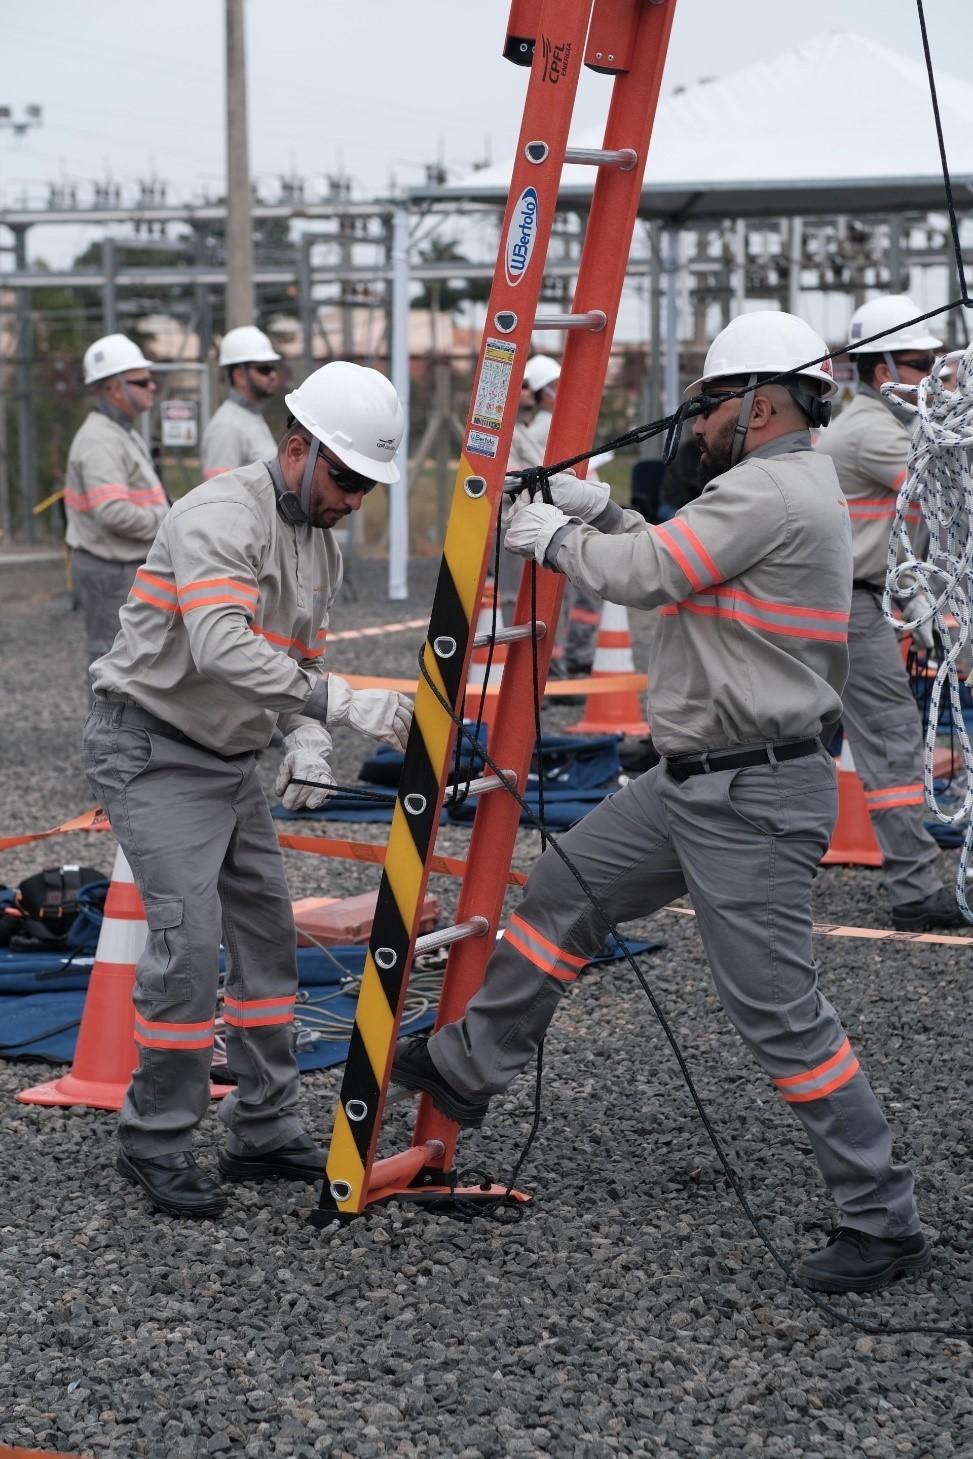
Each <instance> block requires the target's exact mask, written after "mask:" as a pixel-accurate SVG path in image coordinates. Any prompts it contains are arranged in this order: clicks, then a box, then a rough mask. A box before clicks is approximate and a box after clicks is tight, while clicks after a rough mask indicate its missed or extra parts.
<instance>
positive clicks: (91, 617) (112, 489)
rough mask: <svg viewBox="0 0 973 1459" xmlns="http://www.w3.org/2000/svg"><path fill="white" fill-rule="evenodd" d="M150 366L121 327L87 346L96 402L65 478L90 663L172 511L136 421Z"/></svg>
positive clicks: (149, 388)
mask: <svg viewBox="0 0 973 1459" xmlns="http://www.w3.org/2000/svg"><path fill="white" fill-rule="evenodd" d="M151 372H152V365H151V363H150V362H149V361H148V360H147V359H146V358H145V356H144V355H143V353H142V351H141V350H140V349H139V347H138V345H137V344H135V343H134V341H133V340H130V339H128V338H126V336H125V335H124V334H107V335H105V337H104V338H103V339H96V340H95V342H94V344H93V345H90V346H89V348H88V349H87V350H85V355H84V383H85V384H86V385H89V386H92V387H93V389H94V393H95V408H94V410H93V411H91V413H90V414H89V415H88V416H87V418H86V420H85V422H84V424H83V425H82V426H81V428H80V430H79V431H78V432H77V434H76V436H75V437H74V440H73V441H72V442H71V448H70V450H69V451H68V465H67V472H66V474H65V478H64V508H65V514H66V516H67V524H68V526H67V535H66V541H67V545H68V547H69V548H70V550H71V586H72V588H73V590H74V594H75V597H76V598H77V600H78V604H79V605H80V608H81V612H82V615H83V617H84V628H85V650H86V660H85V662H86V663H88V664H90V663H91V662H92V661H93V660H94V659H97V658H100V657H101V655H102V654H104V653H107V652H108V650H109V649H110V648H111V646H112V644H113V643H114V641H115V634H116V633H117V632H118V612H119V609H120V608H121V606H122V604H123V603H124V602H125V599H126V598H127V597H128V593H129V589H130V588H131V586H132V583H133V582H134V580H135V570H136V568H137V567H139V565H140V564H141V563H143V562H144V561H145V556H146V553H147V552H148V550H149V546H150V544H151V542H152V539H153V538H154V536H155V534H156V532H157V531H158V530H159V523H160V522H161V521H162V518H163V517H164V516H165V514H166V512H167V511H168V510H169V498H168V497H167V496H166V494H165V491H164V490H163V487H162V482H161V481H160V480H159V478H158V476H157V475H156V470H155V467H154V466H153V465H152V457H151V456H150V455H149V448H148V446H147V445H146V444H145V441H144V440H143V439H142V436H141V435H140V433H139V432H138V430H137V429H136V427H135V422H136V421H137V420H138V418H139V416H140V415H142V414H144V412H145V411H147V410H149V409H150V408H151V406H152V403H153V401H154V400H155V388H156V386H155V381H154V380H153V378H152V373H151Z"/></svg>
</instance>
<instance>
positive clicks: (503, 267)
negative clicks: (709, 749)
mask: <svg viewBox="0 0 973 1459" xmlns="http://www.w3.org/2000/svg"><path fill="white" fill-rule="evenodd" d="M593 3H594V0H544V4H543V8H542V11H541V17H540V32H539V33H540V34H541V35H542V36H543V38H544V41H545V44H544V45H538V46H537V47H536V49H535V55H534V59H533V64H532V67H531V74H530V79H529V81H528V85H527V94H526V98H525V104H524V113H523V120H522V124H521V129H520V137H519V142H518V147H517V154H516V160H515V163H514V169H513V177H512V181H511V189H510V195H509V197H508V200H507V206H506V209H505V211H504V218H503V225H502V229H501V234H500V249H499V252H498V257H497V264H496V268H495V271H494V280H493V286H492V288H491V292H490V301H489V304H488V312H487V323H486V328H485V329H484V334H483V339H482V341H481V345H480V353H479V360H478V364H477V370H476V373H475V375H474V387H473V393H472V398H471V404H470V412H469V415H468V418H467V426H466V432H465V450H464V452H463V454H462V455H461V457H460V463H459V470H458V472H457V476H456V482H455V486H454V489H453V498H452V505H451V510H450V515H449V520H448V522H447V527H446V538H445V541H444V545H443V559H442V563H441V566H440V572H439V579H438V582H437V586H436V592H435V596H434V600H433V605H432V612H431V616H430V623H429V631H428V634H427V638H426V641H425V643H424V645H423V650H422V656H423V664H424V665H425V668H426V670H427V672H428V673H429V675H430V678H431V679H432V680H433V682H434V683H435V684H436V686H437V688H438V690H439V692H440V693H441V694H442V695H443V697H444V698H445V699H446V700H447V702H448V703H449V704H450V705H451V706H452V708H453V711H454V713H455V712H457V711H458V707H459V705H460V704H461V703H462V698H463V693H464V687H465V683H466V678H467V674H468V670H469V663H470V657H471V654H472V647H473V637H474V629H475V621H476V613H477V606H478V603H479V599H480V594H481V592H482V586H483V579H484V577H485V574H486V568H487V548H488V543H489V540H490V537H491V534H492V529H493V524H494V522H495V519H496V513H497V506H498V502H499V497H500V494H501V492H502V489H503V482H504V472H505V470H506V463H507V456H508V454H509V449H510V440H511V437H512V435H513V428H514V423H515V419H516V414H517V408H518V402H519V395H520V385H521V379H522V376H523V368H524V363H525V360H526V355H527V352H528V350H529V347H530V337H531V330H532V326H533V320H534V316H535V314H536V312H537V304H538V300H539V298H540V291H541V285H542V282H543V275H544V262H545V259H546V256H547V250H548V245H549V241H550V235H551V227H552V221H553V217H554V211H555V204H556V198H557V188H558V184H559V181H560V175H561V168H562V165H563V158H564V152H565V150H566V147H567V139H568V131H569V129H570V123H571V115H572V111H573V106H574V97H575V92H576V90H577V83H578V76H579V72H580V68H581V59H582V56H583V54H584V45H585V39H586V35H587V30H588V23H589V20H590V16H591V9H592V4H593ZM554 53H557V54H558V56H559V57H560V64H559V65H558V66H557V67H552V66H551V65H550V58H551V55H552V54H554ZM569 62H572V63H571V64H569ZM539 137H544V138H545V139H547V141H548V151H547V153H546V154H545V155H544V156H542V157H539V159H538V158H535V159H532V158H531V156H530V149H529V147H528V144H529V143H530V142H531V141H533V140H535V139H537V138H539ZM535 150H536V149H535ZM531 194H532V196H531ZM525 230H526V231H525ZM504 315H507V316H510V317H511V318H512V320H513V322H512V323H510V322H509V320H508V319H504ZM498 318H499V319H500V321H501V323H503V324H504V325H505V327H504V328H502V329H501V328H500V327H499V326H498V323H497V321H498ZM482 452H486V453H487V454H479V453H482ZM472 479H479V480H480V481H481V482H482V483H485V487H484V489H483V490H482V491H479V490H478V491H477V493H476V494H475V495H474V494H473V493H472V492H471V491H470V490H469V489H468V483H469V482H470V481H471V480H472ZM450 645H451V648H450ZM455 733H456V730H455V725H454V724H453V721H452V719H451V717H450V715H449V713H448V712H447V711H446V710H445V709H444V708H443V707H442V705H441V704H440V703H439V702H438V700H437V698H436V695H435V694H434V693H433V691H432V690H431V689H430V687H429V685H428V684H427V683H426V682H425V681H424V680H423V679H420V682H419V685H418V690H417V693H416V701H415V713H414V717H413V723H412V729H411V732H410V735H409V741H408V744H407V747H406V752H405V761H404V765H403V771H402V777H401V782H400V786H399V793H398V796H397V798H396V803H395V808H394V810H393V815H392V825H391V828H390V832H389V840H388V847H387V852H386V859H385V868H384V872H383V876H382V881H381V885H380V887H379V894H378V901H377V904H376V909H375V917H374V921H373V928H372V936H371V939H370V941H369V948H368V953H367V955H366V960H365V969H364V972H363V975H362V981H361V987H360V992H359V997H358V1004H357V1007H356V1012H355V1023H354V1027H353V1030H352V1036H351V1040H350V1044H349V1052H348V1058H347V1061H346V1064H345V1071H344V1077H343V1079H342V1085H341V1091H340V1094H339V1097H338V1102H337V1106H336V1109H335V1117H334V1127H333V1131H332V1137H331V1144H330V1148H329V1152H328V1160H327V1165H326V1177H325V1181H324V1185H323V1188H322V1191H321V1198H320V1208H319V1211H318V1212H317V1213H316V1214H315V1215H314V1216H313V1217H312V1219H313V1220H314V1222H315V1224H317V1225H324V1224H326V1223H327V1222H328V1221H329V1220H331V1219H333V1218H334V1217H335V1216H345V1217H347V1216H351V1215H354V1214H356V1213H357V1212H359V1211H360V1210H362V1209H363V1207H364V1206H365V1205H366V1204H367V1194H368V1181H369V1176H370V1173H371V1167H372V1164H373V1162H374V1159H375V1152H376V1145H377V1140H378V1135H379V1131H380V1128H381V1121H382V1114H383V1111H384V1104H385V1093H386V1090H387V1087H388V1078H389V1070H390V1067H391V1062H392V1054H393V1050H394V1046H395V1040H396V1037H397V1034H398V1028H399V1023H400V1021H401V1014H402V1007H403V1004H404V1001H405V995H406V991H407V987H408V970H409V967H410V966H411V961H412V954H413V951H414V946H415V940H416V936H417V933H418V924H419V919H420V915H421V909H422V903H423V897H424V895H425V890H426V884H427V881H428V877H429V868H430V861H431V858H432V856H433V854H434V849H435V832H436V827H437V826H438V823H439V816H440V812H441V809H442V804H443V799H444V795H445V783H446V778H447V775H448V772H449V768H450V752H451V749H452V746H453V743H454V740H455ZM501 796H502V797H503V798H504V799H507V797H506V795H505V794H504V792H502V791H497V792H495V793H494V795H493V796H489V797H487V799H497V798H500V797H501Z"/></svg>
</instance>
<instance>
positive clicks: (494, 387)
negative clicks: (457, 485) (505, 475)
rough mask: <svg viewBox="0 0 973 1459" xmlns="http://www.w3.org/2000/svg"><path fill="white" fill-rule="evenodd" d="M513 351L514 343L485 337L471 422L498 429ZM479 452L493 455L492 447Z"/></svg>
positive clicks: (505, 396)
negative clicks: (487, 450) (481, 365)
mask: <svg viewBox="0 0 973 1459" xmlns="http://www.w3.org/2000/svg"><path fill="white" fill-rule="evenodd" d="M516 351H517V346H516V345H515V344H512V343H511V342H510V340H507V339H488V340H487V342H486V347H485V349H484V352H483V368H482V369H481V371H480V379H479V381H478V383H477V387H476V399H475V400H474V402H473V416H472V420H473V424H474V425H475V426H485V427H486V428H487V430H490V431H498V430H499V429H500V425H501V422H502V421H503V412H504V409H505V407H506V404H507V392H508V391H509V389H510V375H511V371H512V370H513V366H514V355H515V354H516ZM481 454H482V455H484V456H485V455H491V456H495V455H496V451H490V452H486V451H484V452H482V453H481Z"/></svg>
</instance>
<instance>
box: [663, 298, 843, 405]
mask: <svg viewBox="0 0 973 1459" xmlns="http://www.w3.org/2000/svg"><path fill="white" fill-rule="evenodd" d="M827 353H828V346H827V345H826V344H825V342H824V340H823V339H822V338H821V336H820V335H819V334H818V333H817V332H816V331H815V330H813V329H812V328H811V326H810V325H809V324H805V322H804V320H803V319H798V317H797V315H796V314H785V313H784V311H783V310H781V309H758V310H755V311H754V313H752V314H739V315H737V317H736V319H731V320H730V322H729V324H728V325H727V326H726V328H725V329H723V330H721V331H720V333H719V334H718V335H717V336H716V338H715V339H714V341H713V343H712V344H711V345H710V347H709V349H708V350H707V352H706V363H705V364H704V366H703V373H702V375H701V376H700V377H699V379H698V380H694V381H693V383H692V384H691V385H690V386H689V387H688V390H687V392H686V393H687V394H688V393H689V391H698V390H699V388H700V386H701V385H708V384H710V382H711V381H713V380H720V379H729V378H735V377H737V376H740V375H782V374H785V373H793V374H795V375H799V376H800V377H801V379H802V380H817V381H818V383H819V384H820V385H821V386H822V387H823V389H822V390H821V391H820V392H819V393H820V396H821V399H822V400H831V399H833V397H834V396H835V395H837V393H838V387H837V385H836V384H835V381H834V370H833V368H832V365H831V361H830V360H822V361H821V363H820V364H817V365H809V364H808V361H809V360H816V359H818V358H819V356H821V355H826V354H827ZM801 365H805V366H807V368H806V369H799V368H798V366H801Z"/></svg>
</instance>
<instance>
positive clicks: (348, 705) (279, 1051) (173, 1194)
mask: <svg viewBox="0 0 973 1459" xmlns="http://www.w3.org/2000/svg"><path fill="white" fill-rule="evenodd" d="M286 403H287V406H288V409H289V410H290V412H291V422H290V424H289V426H288V429H287V431H286V433H285V435H284V436H283V437H282V438H281V441H280V444H279V445H278V447H277V449H276V452H275V454H274V455H273V456H272V457H271V458H270V459H269V460H267V461H262V462H257V464H256V465H253V466H244V467H241V468H240V469H238V470H236V471H230V472H226V473H224V474H223V475H221V476H219V477H214V479H213V480H212V481H210V482H208V483H207V484H205V485H203V486H198V487H196V488H195V490H193V491H191V492H189V494H188V495H187V496H185V497H183V499H182V500H181V501H180V502H178V503H177V504H176V506H174V507H173V509H172V511H171V512H170V514H169V516H168V517H167V518H166V521H165V523H164V524H163V527H162V530H161V531H160V533H159V536H158V538H157V539H156V542H155V544H154V546H153V548H152V551H151V553H150V554H149V557H148V561H147V562H146V564H145V566H144V567H143V568H141V569H140V570H139V573H138V575H137V577H136V580H135V584H134V586H133V588H132V593H131V596H130V598H129V600H128V602H127V603H126V605H125V607H124V608H123V610H122V614H121V632H120V633H119V636H118V639H117V641H116V643H115V646H114V648H113V649H112V651H111V652H110V653H109V654H107V655H106V656H105V657H104V658H101V659H99V660H98V662H97V664H96V665H95V666H94V670H93V675H92V679H93V683H94V688H95V702H94V706H93V708H92V711H91V713H90V715H89V717H88V721H87V724H86V726H85V732H84V755H85V769H86V771H87V774H88V777H89V779H90V781H91V784H92V786H93V787H94V788H95V790H96V792H97V794H98V796H99V797H100V798H101V800H102V804H103V805H104V806H105V808H106V810H107V811H108V814H109V817H110V819H111V823H112V829H113V831H114V832H115V835H116V836H117V838H118V841H119V843H120V844H121V846H122V849H123V850H124V852H125V855H126V857H127V858H128V861H129V864H130V865H131V868H132V872H133V874H134V877H135V881H136V883H137V885H138V888H139V891H140V893H141V896H142V900H143V902H144V904H145V917H146V921H147V923H148V928H149V931H148V939H147V942H146V945H145V951H144V952H143V954H142V956H141V957H140V959H139V962H138V967H137V971H136V986H135V1010H136V1018H135V1040H136V1043H137V1044H138V1048H139V1066H138V1069H137V1070H136V1072H135V1074H134V1076H133V1079H132V1083H131V1086H130V1088H129V1090H128V1093H127V1095H126V1098H125V1102H124V1105H123V1107H122V1111H121V1115H120V1120H119V1138H120V1143H121V1153H120V1154H119V1157H118V1168H119V1170H120V1171H121V1173H122V1174H123V1175H124V1176H126V1178H127V1179H129V1180H131V1181H134V1182H138V1183H139V1184H140V1185H141V1186H142V1187H143V1188H144V1189H145V1190H146V1191H147V1192H148V1194H149V1196H150V1197H151V1199H152V1201H153V1203H154V1204H155V1205H157V1206H158V1207H160V1208H161V1209H162V1210H164V1211H169V1212H172V1213H173V1214H175V1215H215V1214H217V1213H218V1212H219V1211H221V1210H222V1209H223V1207H224V1205H225V1197H224V1194H223V1192H222V1190H221V1188H220V1187H219V1185H217V1184H216V1183H215V1181H213V1180H212V1179H211V1178H210V1176H209V1175H207V1174H206V1173H205V1172H204V1171H203V1170H201V1169H200V1168H199V1167H198V1166H197V1165H196V1163H195V1161H194V1159H193V1156H192V1153H191V1146H192V1140H193V1131H194V1130H195V1128H196V1126H197V1125H198V1124H199V1121H200V1120H201V1119H202V1117H203V1115H204V1114H205V1112H206V1109H207V1105H208V1102H209V1070H210V1062H211V1057H212V1051H213V1018H214V1012H215V1008H216V995H217V965H218V961H219V951H220V942H221V937H222V943H223V947H224V949H225V954H226V996H225V1002H224V1021H225V1024H226V1043H227V1061H228V1064H229V1068H230V1071H231V1072H232V1073H233V1074H234V1075H235V1077H236V1080H237V1084H236V1088H235V1089H234V1090H233V1091H232V1092H231V1093H230V1094H228V1095H227V1096H226V1098H225V1099H224V1100H223V1102H222V1104H221V1106H220V1116H221V1118H222V1120H223V1122H224V1124H225V1125H226V1128H227V1134H226V1142H225V1145H224V1147H223V1148H222V1149H221V1150H220V1152H219V1165H220V1169H221V1170H222V1172H223V1174H224V1175H225V1176H227V1177H228V1178H229V1179H230V1180H246V1179H252V1178H265V1177H270V1176H280V1177H285V1178H293V1179H298V1180H314V1179H315V1178H317V1177H318V1176H320V1174H321V1172H322V1170H323V1168H324V1158H325V1157H324V1152H323V1151H322V1150H320V1149H318V1148H316V1147H315V1145H314V1142H313V1141H312V1140H311V1138H310V1137H309V1136H308V1135H307V1134H305V1132H304V1128H303V1125H302V1123H301V1118H300V1115H299V1113H298V1071H297V1064H296V1061H295V1056H294V1050H293V1044H292V1037H293V1018H294V1000H295V994H296V992H297V967H296V958H295V942H296V936H295V931H294V919H293V915H292V912H291V904H290V899H289V896H288V892H287V885H286V882H285V880H284V869H283V863H282V860H281V854H280V847H279V845H278V842H277V836H276V833H275V831H274V825H273V822H272V820H271V818H270V811H269V809H268V806H267V802H266V800H265V798H264V795H263V791H262V789H261V787H260V783H259V780H258V778H257V769H256V759H255V757H256V752H257V751H259V750H263V749H265V748H266V747H267V745H268V744H269V743H270V738H271V735H272V734H273V732H274V730H275V728H276V727H277V726H278V725H279V727H280V729H281V731H282V732H283V735H284V757H283V761H282V765H281V770H280V774H279V776H278V779H277V786H276V788H277V793H278V795H283V800H284V804H285V806H287V807H288V808H290V809H292V810H297V809H300V808H301V807H302V806H307V807H308V808H310V809H314V808H316V807H317V806H320V805H322V804H323V803H324V802H325V800H327V798H328V796H329V794H330V790H329V788H328V787H329V786H332V785H333V776H332V774H331V769H330V752H331V737H330V734H329V730H330V729H331V728H332V727H333V726H334V725H341V724H349V725H351V726H353V727H354V728H355V729H358V730H362V731H364V733H366V734H369V735H371V736H373V737H374V738H375V739H378V740H381V741H382V742H383V743H386V744H390V745H393V746H395V747H397V748H399V749H401V748H404V746H405V742H406V739H407V737H408V730H409V724H410V721H411V717H412V705H411V701H410V700H408V699H406V698H405V696H404V695H401V694H397V693H394V692H389V691H386V690H382V689H362V690H354V689H352V688H350V687H349V685H348V684H347V683H346V681H345V680H344V679H341V678H339V677H338V676H337V675H336V674H327V673H325V672H324V669H323V655H324V647H325V636H326V632H327V626H328V618H329V615H330V612H331V607H332V604H333V603H334V600H335V597H336V595H337V593H338V590H339V588H340V586H341V554H340V552H339V550H338V547H337V545H336V543H335V539H334V535H333V532H332V530H331V529H332V528H333V527H335V526H337V524H338V523H339V522H341V521H342V520H343V519H344V518H345V517H346V516H347V515H348V513H349V512H354V511H357V510H358V508H359V507H360V506H361V503H362V499H363V497H364V495H365V493H366V492H368V491H370V490H371V489H372V487H373V486H374V485H375V484H376V483H377V482H379V481H381V482H394V481H396V480H397V479H398V469H397V468H396V466H395V463H394V460H393V458H394V456H395V453H396V450H397V449H398V445H399V441H400V439H401V436H402V429H403V413H402V406H401V404H400V402H399V398H398V396H397V395H396V393H395V390H394V389H393V387H392V385H391V384H390V382H389V381H388V380H386V379H385V377H384V376H383V375H380V374H378V373H377V371H375V370H368V369H364V368H363V367H361V366H360V365H353V364H348V363H346V362H344V361H333V362H332V363H331V364H328V365H325V366H323V367H322V368H321V369H319V370H316V371H315V372H314V374H312V375H310V376H309V377H308V379H307V380H305V382H304V384H303V385H301V386H300V387H299V388H298V389H297V390H295V391H293V392H292V393H291V394H290V395H288V397H287V401H286Z"/></svg>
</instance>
